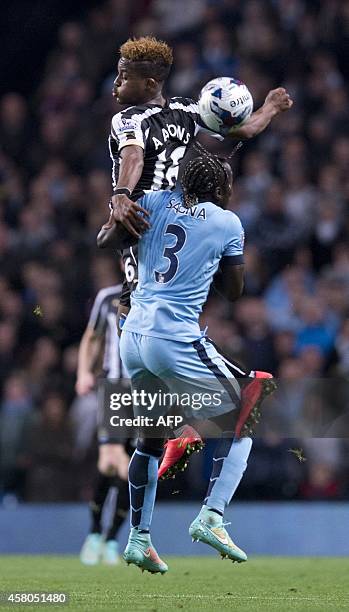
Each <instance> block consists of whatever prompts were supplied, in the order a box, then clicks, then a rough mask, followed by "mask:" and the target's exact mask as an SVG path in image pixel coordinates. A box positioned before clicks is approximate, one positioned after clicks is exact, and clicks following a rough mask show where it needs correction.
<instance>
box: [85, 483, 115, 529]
mask: <svg viewBox="0 0 349 612" xmlns="http://www.w3.org/2000/svg"><path fill="white" fill-rule="evenodd" d="M114 482H115V477H114V476H105V475H104V474H101V473H100V472H98V476H97V480H96V484H95V488H94V493H93V499H92V501H91V502H90V513H91V529H90V532H91V533H101V532H102V524H101V519H102V512H103V505H104V502H105V500H106V498H107V495H108V491H109V489H110V487H112V486H113V484H114Z"/></svg>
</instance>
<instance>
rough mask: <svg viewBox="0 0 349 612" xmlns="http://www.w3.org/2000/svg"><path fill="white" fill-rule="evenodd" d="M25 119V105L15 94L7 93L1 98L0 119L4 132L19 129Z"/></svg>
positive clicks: (20, 97) (22, 99)
mask: <svg viewBox="0 0 349 612" xmlns="http://www.w3.org/2000/svg"><path fill="white" fill-rule="evenodd" d="M26 117H27V104H26V102H25V100H24V98H22V96H20V95H19V94H16V93H9V94H6V95H5V96H3V98H1V105H0V119H1V123H2V124H3V127H4V128H5V129H6V130H16V129H20V128H21V127H22V125H23V123H24V121H25V120H26Z"/></svg>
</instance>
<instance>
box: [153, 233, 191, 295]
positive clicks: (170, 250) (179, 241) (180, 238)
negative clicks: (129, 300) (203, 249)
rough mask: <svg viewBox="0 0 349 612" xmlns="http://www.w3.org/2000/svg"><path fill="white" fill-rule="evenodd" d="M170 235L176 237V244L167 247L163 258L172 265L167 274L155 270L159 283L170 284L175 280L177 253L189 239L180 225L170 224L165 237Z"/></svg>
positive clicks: (177, 262) (177, 264)
mask: <svg viewBox="0 0 349 612" xmlns="http://www.w3.org/2000/svg"><path fill="white" fill-rule="evenodd" d="M168 234H172V236H175V237H176V242H175V243H174V244H173V245H172V246H169V247H165V249H164V252H163V257H166V259H168V260H169V262H170V265H169V267H168V269H167V270H166V272H158V271H157V270H155V280H156V282H157V283H162V284H163V283H168V282H169V281H170V280H172V279H173V277H174V276H175V274H176V273H177V270H178V266H179V260H178V257H177V253H179V251H180V250H181V249H182V248H183V247H184V244H185V242H186V239H187V234H186V232H185V230H184V229H183V227H181V226H180V225H176V224H175V223H170V224H169V225H168V226H167V227H166V230H165V236H167V235H168Z"/></svg>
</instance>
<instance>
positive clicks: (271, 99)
mask: <svg viewBox="0 0 349 612" xmlns="http://www.w3.org/2000/svg"><path fill="white" fill-rule="evenodd" d="M292 105H293V101H292V100H291V98H290V96H289V94H288V93H287V91H286V89H284V88H283V87H278V88H277V89H272V90H271V91H270V92H269V93H268V95H267V97H266V99H265V102H264V104H263V106H261V107H260V108H259V109H258V110H257V111H255V112H254V113H252V115H251V117H249V119H247V120H246V121H245V123H244V124H243V125H242V126H240V127H238V128H232V129H231V130H230V132H229V136H231V137H233V138H240V139H241V140H245V139H248V138H253V137H254V136H257V135H258V134H260V133H261V132H263V131H264V130H265V129H266V128H267V127H268V125H269V123H270V122H271V121H272V119H273V118H274V117H275V116H276V115H278V114H279V113H283V112H285V111H287V110H289V109H290V108H291V107H292Z"/></svg>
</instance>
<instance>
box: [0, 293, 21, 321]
mask: <svg viewBox="0 0 349 612" xmlns="http://www.w3.org/2000/svg"><path fill="white" fill-rule="evenodd" d="M23 310H24V307H23V303H22V300H21V297H20V296H19V295H18V293H16V292H15V291H10V290H9V291H6V292H5V293H4V294H3V295H2V297H1V298H0V311H1V314H2V316H3V317H5V319H8V320H10V319H11V320H13V321H14V322H16V323H18V322H19V321H20V320H21V316H22V314H23Z"/></svg>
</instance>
